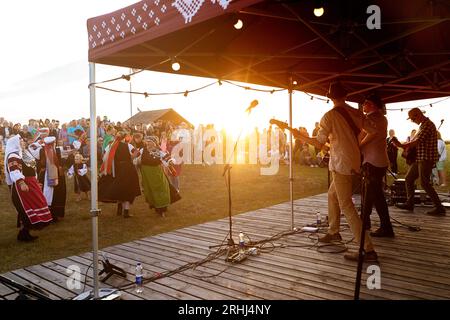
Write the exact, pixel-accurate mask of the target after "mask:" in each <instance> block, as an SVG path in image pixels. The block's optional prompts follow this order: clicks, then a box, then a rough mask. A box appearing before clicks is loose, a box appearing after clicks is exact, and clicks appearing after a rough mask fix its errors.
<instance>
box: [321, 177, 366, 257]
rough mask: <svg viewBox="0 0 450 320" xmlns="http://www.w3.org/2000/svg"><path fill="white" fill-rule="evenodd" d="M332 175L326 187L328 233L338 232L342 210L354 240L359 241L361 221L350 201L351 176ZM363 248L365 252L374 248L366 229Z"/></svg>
mask: <svg viewBox="0 0 450 320" xmlns="http://www.w3.org/2000/svg"><path fill="white" fill-rule="evenodd" d="M332 176H333V181H332V182H331V185H330V188H329V189H328V220H329V224H330V226H329V228H328V233H329V234H336V233H338V232H339V227H340V224H341V211H342V212H343V213H344V215H345V219H346V220H347V223H348V225H349V226H350V229H351V231H352V233H353V235H354V237H355V240H356V242H357V243H360V241H361V229H362V221H361V219H360V218H359V216H358V212H357V211H356V208H355V205H354V204H353V201H352V189H353V188H352V180H353V179H352V176H351V175H344V174H340V173H337V172H332ZM364 249H365V251H366V252H370V251H373V250H374V248H373V245H372V241H371V239H370V237H369V233H368V232H367V231H366V232H365V240H364Z"/></svg>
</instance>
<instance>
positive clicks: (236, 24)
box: [234, 19, 244, 30]
mask: <svg viewBox="0 0 450 320" xmlns="http://www.w3.org/2000/svg"><path fill="white" fill-rule="evenodd" d="M243 26H244V23H243V22H242V20H241V19H238V21H236V23H235V24H234V28H235V29H236V30H240V29H242V27H243Z"/></svg>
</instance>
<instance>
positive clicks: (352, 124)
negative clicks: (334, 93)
mask: <svg viewBox="0 0 450 320" xmlns="http://www.w3.org/2000/svg"><path fill="white" fill-rule="evenodd" d="M332 110H336V111H337V112H339V113H340V114H341V115H342V116H343V117H344V119H345V121H346V122H347V124H348V125H349V127H350V128H351V129H352V131H353V134H354V136H355V140H356V144H357V145H358V148H359V141H358V137H359V133H360V132H361V130H360V129H359V128H358V127H357V126H356V124H355V122H354V121H353V119H352V118H351V117H350V115H349V114H348V112H347V111H346V110H345V109H344V108H343V107H335V108H333V109H332ZM361 164H362V154H361ZM352 171H353V170H352ZM355 174H356V173H355ZM356 175H357V174H356Z"/></svg>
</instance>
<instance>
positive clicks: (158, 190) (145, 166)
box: [141, 141, 181, 216]
mask: <svg viewBox="0 0 450 320" xmlns="http://www.w3.org/2000/svg"><path fill="white" fill-rule="evenodd" d="M169 158H170V156H169V154H168V153H165V152H163V151H162V150H160V149H159V148H158V147H157V146H156V143H155V141H152V142H151V143H150V144H149V146H147V147H146V148H144V149H143V151H142V160H141V173H142V185H143V187H144V195H145V200H146V202H147V203H148V204H149V206H150V208H154V209H155V210H156V212H157V213H159V214H161V215H162V216H164V215H165V214H164V213H165V212H166V211H167V207H168V206H169V205H170V204H171V203H174V202H176V201H178V200H180V199H181V197H180V195H179V193H178V191H177V189H176V188H175V187H174V186H173V185H172V184H171V183H170V182H169V180H168V177H167V176H166V174H165V173H164V170H163V168H162V165H163V164H165V165H168V166H171V164H170V163H171V161H172V159H169ZM168 171H174V168H173V167H172V168H171V170H168Z"/></svg>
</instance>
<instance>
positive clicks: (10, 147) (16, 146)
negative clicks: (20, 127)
mask: <svg viewBox="0 0 450 320" xmlns="http://www.w3.org/2000/svg"><path fill="white" fill-rule="evenodd" d="M20 139H21V137H20V135H18V134H16V135H15V136H13V137H10V138H9V139H8V142H7V143H6V148H5V164H4V166H5V179H6V184H7V185H8V186H10V185H12V184H13V182H12V181H11V178H10V177H9V174H8V172H9V171H8V158H9V156H10V155H11V154H12V153H15V154H17V155H19V157H20V158H21V159H22V147H21V145H20Z"/></svg>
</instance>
